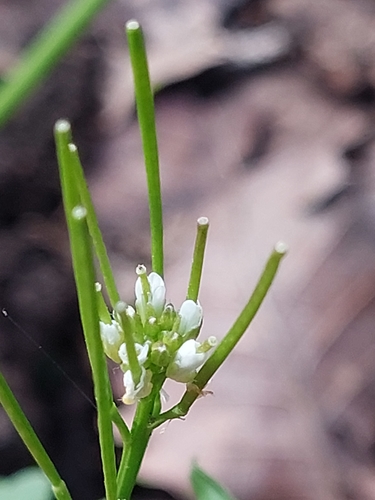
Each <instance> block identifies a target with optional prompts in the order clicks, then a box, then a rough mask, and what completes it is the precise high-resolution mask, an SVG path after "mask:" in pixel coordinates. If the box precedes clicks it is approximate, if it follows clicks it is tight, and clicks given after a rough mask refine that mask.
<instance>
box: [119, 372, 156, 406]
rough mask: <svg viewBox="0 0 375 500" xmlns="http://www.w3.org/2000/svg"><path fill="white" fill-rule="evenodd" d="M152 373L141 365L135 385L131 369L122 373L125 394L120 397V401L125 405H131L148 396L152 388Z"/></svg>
mask: <svg viewBox="0 0 375 500" xmlns="http://www.w3.org/2000/svg"><path fill="white" fill-rule="evenodd" d="M151 378H152V373H151V371H150V370H145V369H144V368H143V367H142V375H141V380H140V381H139V384H138V385H137V386H136V387H135V386H134V380H133V377H132V374H131V371H130V370H128V371H126V372H125V373H124V387H125V394H124V396H123V397H122V402H123V403H124V404H126V405H132V404H134V403H135V402H136V401H138V400H139V399H141V398H145V397H146V396H148V395H149V394H150V392H151V390H152V383H151Z"/></svg>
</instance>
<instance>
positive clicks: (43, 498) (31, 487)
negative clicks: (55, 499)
mask: <svg viewBox="0 0 375 500" xmlns="http://www.w3.org/2000/svg"><path fill="white" fill-rule="evenodd" d="M0 498H3V499H4V500H5V499H6V500H25V499H27V500H51V499H52V491H51V485H50V482H49V481H48V479H47V478H46V476H45V475H44V474H43V472H42V471H41V470H40V469H39V468H38V467H28V468H27V469H23V470H21V471H19V472H17V473H16V474H13V475H12V476H9V477H1V476H0Z"/></svg>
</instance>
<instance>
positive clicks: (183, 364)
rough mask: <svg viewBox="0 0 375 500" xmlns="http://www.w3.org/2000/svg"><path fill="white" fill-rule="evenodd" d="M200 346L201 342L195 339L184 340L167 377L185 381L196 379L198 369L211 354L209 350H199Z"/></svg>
mask: <svg viewBox="0 0 375 500" xmlns="http://www.w3.org/2000/svg"><path fill="white" fill-rule="evenodd" d="M200 347H201V344H200V343H199V342H197V341H196V340H194V339H190V340H187V341H186V342H184V343H183V344H182V346H181V347H180V348H179V349H178V350H177V352H176V354H175V356H174V358H173V361H172V362H171V363H170V365H169V366H168V368H167V377H169V378H171V379H173V380H176V382H183V383H188V382H191V381H192V380H194V377H195V375H196V374H197V370H198V369H199V368H200V367H201V366H202V365H203V363H204V362H205V361H206V359H207V358H208V356H209V352H208V351H206V352H198V349H199V348H200Z"/></svg>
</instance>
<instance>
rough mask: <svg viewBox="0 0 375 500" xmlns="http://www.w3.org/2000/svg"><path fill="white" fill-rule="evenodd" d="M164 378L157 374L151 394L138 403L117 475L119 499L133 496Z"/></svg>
mask: <svg viewBox="0 0 375 500" xmlns="http://www.w3.org/2000/svg"><path fill="white" fill-rule="evenodd" d="M164 380H165V375H158V376H155V377H154V379H153V388H152V392H151V394H150V395H149V396H148V397H146V398H143V399H141V400H140V401H139V403H138V405H137V410H136V413H135V416H134V420H133V425H132V429H131V439H130V444H129V445H128V446H127V448H125V449H124V453H123V456H122V459H121V463H120V467H119V471H118V475H117V488H118V489H117V497H118V499H119V500H129V499H130V497H131V494H132V491H133V489H134V486H135V482H136V480H137V476H138V473H139V469H140V467H141V464H142V460H143V457H144V454H145V452H146V448H147V445H148V442H149V440H150V437H151V434H152V428H151V427H150V425H149V424H150V421H151V415H152V413H153V410H154V405H155V403H156V401H157V399H158V398H159V397H160V394H159V393H160V390H161V387H162V385H163V383H164Z"/></svg>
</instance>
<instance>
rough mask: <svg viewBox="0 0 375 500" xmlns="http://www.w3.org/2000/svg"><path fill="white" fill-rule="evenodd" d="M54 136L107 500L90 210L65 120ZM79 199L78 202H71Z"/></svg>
mask: <svg viewBox="0 0 375 500" xmlns="http://www.w3.org/2000/svg"><path fill="white" fill-rule="evenodd" d="M55 135H56V145H57V155H58V161H59V169H60V178H61V186H62V192H63V201H64V207H65V212H66V214H67V225H68V230H69V237H70V245H71V253H72V260H73V271H74V277H75V281H76V287H77V294H78V303H79V309H80V316H81V322H82V327H83V332H84V336H85V341H86V346H87V352H88V356H89V360H90V365H91V369H92V376H93V382H94V395H95V401H96V406H97V410H98V431H99V443H100V451H101V456H102V465H103V474H104V486H105V491H106V499H107V500H116V499H117V496H116V464H115V453H114V441H113V432H112V419H111V412H112V406H113V400H112V391H111V387H110V383H109V377H108V371H107V364H106V359H105V355H104V350H103V345H102V341H101V337H100V329H99V313H98V307H97V296H96V287H95V270H94V263H93V255H92V250H91V241H90V235H89V231H88V226H87V220H86V217H87V210H86V208H85V207H84V206H83V205H82V204H81V203H80V202H81V199H80V193H79V190H78V188H77V185H76V176H75V172H74V166H75V165H74V162H72V156H71V152H70V150H69V143H70V127H69V124H68V123H67V122H66V121H60V122H58V123H57V124H56V127H55ZM77 200H78V201H79V203H78V204H74V205H72V203H76V201H77Z"/></svg>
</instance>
